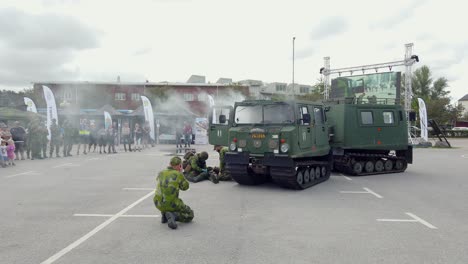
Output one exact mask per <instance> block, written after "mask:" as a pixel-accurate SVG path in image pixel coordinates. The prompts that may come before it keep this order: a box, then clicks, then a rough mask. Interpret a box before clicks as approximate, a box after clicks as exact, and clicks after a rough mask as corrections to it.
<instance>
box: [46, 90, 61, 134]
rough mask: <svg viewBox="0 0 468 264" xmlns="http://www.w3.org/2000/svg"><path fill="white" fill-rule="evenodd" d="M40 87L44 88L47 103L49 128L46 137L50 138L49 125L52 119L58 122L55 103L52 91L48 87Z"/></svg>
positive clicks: (48, 125)
mask: <svg viewBox="0 0 468 264" xmlns="http://www.w3.org/2000/svg"><path fill="white" fill-rule="evenodd" d="M42 89H43V90H44V98H45V101H46V103H47V129H48V130H49V136H48V137H47V138H48V139H49V140H50V125H52V119H55V120H56V121H57V124H58V115H57V106H56V105H55V97H54V93H52V91H51V90H50V88H49V87H47V86H45V85H42Z"/></svg>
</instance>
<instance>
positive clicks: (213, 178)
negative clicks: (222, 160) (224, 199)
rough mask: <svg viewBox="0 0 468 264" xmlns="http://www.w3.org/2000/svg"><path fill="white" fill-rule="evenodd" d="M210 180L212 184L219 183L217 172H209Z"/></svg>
mask: <svg viewBox="0 0 468 264" xmlns="http://www.w3.org/2000/svg"><path fill="white" fill-rule="evenodd" d="M210 181H211V182H213V183H214V184H218V183H219V179H218V174H216V173H213V172H211V173H210Z"/></svg>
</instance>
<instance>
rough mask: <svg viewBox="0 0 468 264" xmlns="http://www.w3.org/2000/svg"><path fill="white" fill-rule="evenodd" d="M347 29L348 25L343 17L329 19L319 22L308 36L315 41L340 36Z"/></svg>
mask: <svg viewBox="0 0 468 264" xmlns="http://www.w3.org/2000/svg"><path fill="white" fill-rule="evenodd" d="M347 29H348V24H347V22H346V20H345V19H344V18H343V17H330V18H327V19H325V20H323V21H321V22H320V23H319V25H318V26H317V27H316V28H315V30H314V31H312V33H311V34H310V36H311V38H312V40H315V41H317V40H321V39H326V38H329V37H332V36H334V35H338V34H341V33H343V32H345V31H346V30H347Z"/></svg>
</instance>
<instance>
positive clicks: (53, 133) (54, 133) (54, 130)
mask: <svg viewBox="0 0 468 264" xmlns="http://www.w3.org/2000/svg"><path fill="white" fill-rule="evenodd" d="M59 137H60V127H59V126H58V125H57V124H52V125H50V138H51V139H52V140H56V139H58V138H59Z"/></svg>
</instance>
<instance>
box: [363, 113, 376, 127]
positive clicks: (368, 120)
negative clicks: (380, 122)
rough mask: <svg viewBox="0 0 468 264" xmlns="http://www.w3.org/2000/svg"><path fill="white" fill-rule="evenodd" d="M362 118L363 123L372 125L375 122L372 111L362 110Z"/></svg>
mask: <svg viewBox="0 0 468 264" xmlns="http://www.w3.org/2000/svg"><path fill="white" fill-rule="evenodd" d="M361 120H362V124H363V125H372V124H374V117H373V116H372V112H368V111H362V112H361Z"/></svg>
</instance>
